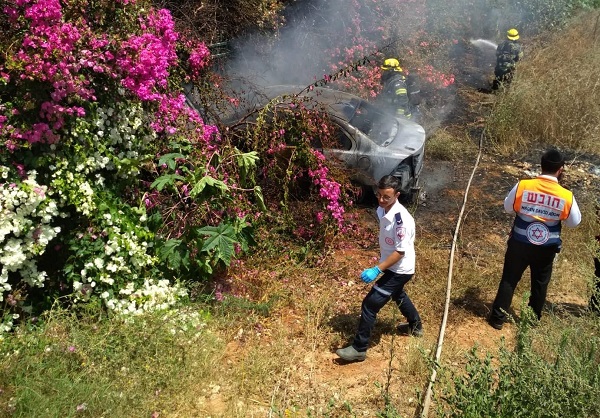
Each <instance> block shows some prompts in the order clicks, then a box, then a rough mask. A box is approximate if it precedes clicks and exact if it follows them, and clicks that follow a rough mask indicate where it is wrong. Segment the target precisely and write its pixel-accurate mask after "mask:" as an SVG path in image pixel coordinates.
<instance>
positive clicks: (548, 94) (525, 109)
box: [487, 12, 600, 155]
mask: <svg viewBox="0 0 600 418" xmlns="http://www.w3.org/2000/svg"><path fill="white" fill-rule="evenodd" d="M597 20H598V14H597V12H596V13H589V12H587V13H584V14H582V15H581V16H580V17H578V18H576V19H574V20H573V22H572V23H571V24H570V25H569V26H568V27H567V28H566V29H564V30H562V31H560V32H557V33H555V34H553V35H552V36H551V37H550V39H541V38H540V39H535V40H533V42H532V43H531V46H529V45H528V46H526V49H525V54H526V55H525V58H524V60H523V61H522V62H521V63H520V64H519V66H518V68H517V72H516V76H515V80H514V82H513V83H512V85H511V86H510V88H509V89H507V90H506V91H505V92H503V93H500V95H499V98H498V101H497V103H496V106H495V108H494V111H493V113H492V115H491V117H490V119H489V121H488V125H487V129H488V132H489V133H490V134H491V136H492V138H494V140H495V145H496V150H497V151H499V152H502V153H504V154H510V153H512V152H514V151H515V150H517V149H523V148H527V147H530V146H531V144H535V143H542V144H543V143H546V144H552V145H555V146H557V147H560V148H564V149H570V150H573V151H576V152H580V153H593V154H595V155H599V154H600V123H599V122H598V121H599V120H600V101H599V100H598V97H599V96H600V82H599V81H598V77H597V71H598V68H599V67H600V40H599V38H600V33H599V31H598V30H597V29H598V28H597Z"/></svg>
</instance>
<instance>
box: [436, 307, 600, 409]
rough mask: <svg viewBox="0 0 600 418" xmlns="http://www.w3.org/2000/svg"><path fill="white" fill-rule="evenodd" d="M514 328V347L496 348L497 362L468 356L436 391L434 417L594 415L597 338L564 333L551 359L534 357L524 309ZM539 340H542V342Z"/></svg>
mask: <svg viewBox="0 0 600 418" xmlns="http://www.w3.org/2000/svg"><path fill="white" fill-rule="evenodd" d="M525 311H526V313H524V316H525V318H524V319H522V322H521V324H520V326H519V329H518V335H517V347H516V350H515V351H510V350H508V349H507V348H506V347H502V348H501V349H500V351H499V355H498V357H497V358H492V357H491V356H490V355H489V354H488V355H485V356H484V357H481V354H480V353H478V351H477V348H476V347H475V348H473V349H472V350H471V352H470V354H469V356H468V359H467V365H466V367H465V370H464V373H461V374H460V375H459V376H456V377H453V378H450V377H449V376H448V375H447V374H446V378H445V382H446V385H445V386H444V389H443V391H442V395H441V400H443V403H442V404H441V405H440V408H439V410H438V412H439V416H445V417H446V416H450V417H481V416H489V417H507V416H510V417H519V416H523V417H566V416H569V417H576V416H577V417H583V416H598V414H600V408H599V407H598V405H597V403H596V402H591V401H590V400H591V399H596V398H597V397H598V395H599V394H600V380H599V377H600V363H599V361H598V356H597V354H596V353H597V348H598V344H599V343H600V341H599V340H598V338H597V337H590V336H589V335H583V334H582V333H579V332H578V331H577V330H572V331H569V330H565V331H564V333H563V335H562V337H561V338H560V341H559V342H558V343H557V342H555V341H551V340H549V339H544V341H543V346H544V347H546V348H549V347H554V350H553V355H554V358H552V359H548V358H547V357H545V356H542V355H540V354H538V353H536V350H535V349H534V347H533V341H534V338H533V335H532V334H531V333H532V329H531V324H532V323H533V322H534V321H536V320H535V319H533V317H534V316H535V315H534V314H533V312H532V311H531V310H530V309H527V310H524V312H525ZM542 338H543V337H542Z"/></svg>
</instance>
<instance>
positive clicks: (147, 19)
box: [0, 0, 216, 149]
mask: <svg viewBox="0 0 600 418" xmlns="http://www.w3.org/2000/svg"><path fill="white" fill-rule="evenodd" d="M81 3H82V4H81V5H80V6H81V7H80V9H79V10H85V9H86V7H85V3H86V0H82V1H81ZM118 3H120V6H118V7H132V6H127V5H131V4H133V3H134V1H132V0H120V1H119V2H118ZM2 13H4V14H5V15H6V16H8V18H9V21H10V22H11V24H12V25H13V27H15V28H18V29H19V30H20V31H21V32H22V33H23V37H22V42H21V45H20V46H19V48H18V50H16V52H14V53H13V54H12V55H11V54H10V51H9V52H8V54H9V56H8V59H7V60H6V62H7V64H6V66H7V67H6V68H2V67H0V77H1V79H0V82H2V83H4V84H7V83H12V84H14V85H15V86H16V87H18V88H21V89H22V90H23V91H29V90H30V87H28V85H29V84H33V85H35V86H39V84H40V83H43V85H45V86H47V87H48V89H47V90H46V89H44V88H42V90H41V91H48V94H49V97H48V98H47V99H44V98H40V95H39V94H37V92H32V93H27V94H26V95H24V97H22V98H21V99H22V100H21V103H23V102H25V103H23V104H15V103H13V106H14V107H13V108H11V109H6V108H2V109H0V136H3V137H4V138H7V139H5V141H4V142H5V146H6V147H7V148H10V149H14V148H15V147H16V146H18V145H16V144H19V143H21V142H22V141H26V142H28V143H30V144H33V143H38V142H42V143H55V142H57V141H59V139H60V135H61V133H62V132H61V130H62V129H64V128H67V126H66V125H67V123H68V121H69V120H70V119H72V118H77V117H84V116H85V115H86V111H85V108H86V107H87V106H86V104H87V103H89V102H95V101H97V100H98V98H97V92H100V91H102V92H104V91H108V89H109V88H110V82H111V80H114V81H115V82H117V83H120V84H121V85H123V86H124V87H125V88H126V89H127V90H129V91H131V92H132V93H133V94H134V95H135V97H137V98H138V99H140V100H142V101H144V102H151V103H156V104H157V106H158V109H157V115H156V118H155V121H154V123H153V124H152V127H153V128H154V129H155V130H156V131H159V132H161V131H164V132H167V133H173V132H174V131H175V130H176V128H175V127H176V125H177V123H176V122H177V121H178V120H179V119H180V118H183V119H184V120H187V121H190V120H191V121H192V122H194V123H197V126H199V130H200V131H202V132H200V135H202V136H203V138H204V139H205V140H206V141H207V142H208V141H210V140H212V139H214V137H215V135H214V134H215V132H214V131H215V129H216V128H212V127H209V126H204V124H203V123H202V120H201V118H200V115H198V113H197V112H196V111H193V110H191V109H190V108H189V107H188V106H185V104H184V102H185V101H184V100H183V99H182V96H181V95H180V94H179V93H178V92H172V91H170V90H171V89H170V86H169V84H168V78H169V76H170V74H171V72H172V70H173V69H175V68H176V66H177V65H178V64H179V63H178V57H177V54H176V45H177V42H178V39H179V35H178V33H177V32H176V31H175V29H174V22H173V19H172V17H171V15H170V13H169V12H168V11H167V10H158V11H157V10H150V11H149V12H148V13H147V14H146V16H144V17H139V18H138V25H139V26H138V27H139V29H138V30H137V31H136V32H137V33H135V34H123V33H119V32H118V31H119V30H122V28H119V27H116V28H115V31H116V32H117V33H113V34H106V33H95V32H94V31H93V29H92V26H90V25H89V24H88V21H91V20H92V19H94V17H92V16H85V15H81V16H77V15H75V16H73V17H72V18H71V20H69V21H67V20H66V14H65V12H64V11H63V6H62V4H61V2H60V1H59V0H15V1H14V2H13V3H12V4H11V5H7V6H5V7H4V8H3V9H2ZM71 14H72V11H69V16H71ZM208 57H209V51H208V48H206V46H205V45H204V44H201V43H196V44H195V46H194V49H193V50H192V51H191V54H190V60H189V61H190V62H189V65H190V68H191V72H192V73H193V75H197V74H198V73H199V70H200V69H201V68H203V67H204V66H205V65H206V62H207V59H208ZM36 88H37V89H39V87H36ZM42 97H43V95H42ZM36 109H37V111H38V115H37V119H38V120H37V121H35V122H34V123H32V124H30V125H28V124H27V123H25V124H24V123H22V121H17V120H14V119H13V118H14V117H18V116H19V115H22V116H23V117H25V116H26V114H29V115H30V114H31V111H32V110H33V111H35V110H36Z"/></svg>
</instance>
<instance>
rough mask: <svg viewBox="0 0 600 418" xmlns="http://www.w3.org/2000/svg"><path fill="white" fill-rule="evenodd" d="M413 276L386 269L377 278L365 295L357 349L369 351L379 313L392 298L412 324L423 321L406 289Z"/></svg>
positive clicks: (357, 334) (356, 343)
mask: <svg viewBox="0 0 600 418" xmlns="http://www.w3.org/2000/svg"><path fill="white" fill-rule="evenodd" d="M412 276H413V275H412V274H398V273H394V272H392V271H390V270H385V271H384V272H383V276H381V278H380V279H379V280H377V283H376V284H375V286H373V287H372V288H371V290H370V291H369V293H368V294H367V296H365V298H364V299H363V302H362V309H361V312H360V323H359V325H358V332H357V333H356V337H355V338H354V342H353V343H352V346H353V347H354V349H355V350H356V351H367V347H368V346H369V338H371V332H372V331H373V326H374V325H375V319H376V318H377V314H378V313H379V311H380V310H381V308H383V307H384V306H385V304H386V303H388V302H389V300H390V299H392V300H393V301H394V302H396V304H397V305H398V308H400V312H401V313H402V315H404V317H405V318H406V319H407V320H408V322H409V323H410V324H417V323H420V322H421V318H420V317H419V313H418V312H417V309H416V308H415V306H414V305H413V303H412V301H411V300H410V298H409V297H408V295H407V294H406V292H405V291H404V285H405V284H406V283H408V281H409V280H410V279H411V278H412Z"/></svg>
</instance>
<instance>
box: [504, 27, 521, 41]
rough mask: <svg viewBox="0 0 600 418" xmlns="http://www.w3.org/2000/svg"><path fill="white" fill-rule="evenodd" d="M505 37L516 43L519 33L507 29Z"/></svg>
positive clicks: (513, 29)
mask: <svg viewBox="0 0 600 418" xmlns="http://www.w3.org/2000/svg"><path fill="white" fill-rule="evenodd" d="M506 37H507V38H508V39H510V40H511V41H516V40H517V39H519V31H518V30H516V29H515V28H512V29H509V30H508V31H506Z"/></svg>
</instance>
